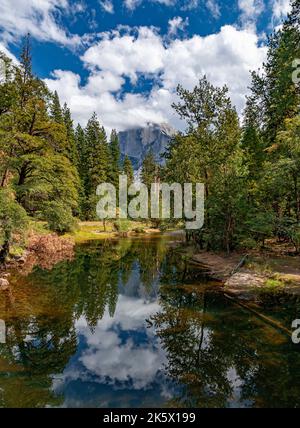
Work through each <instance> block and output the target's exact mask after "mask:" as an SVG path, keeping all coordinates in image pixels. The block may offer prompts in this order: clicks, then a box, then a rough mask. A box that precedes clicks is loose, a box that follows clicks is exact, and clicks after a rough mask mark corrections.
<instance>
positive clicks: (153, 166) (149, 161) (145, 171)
mask: <svg viewBox="0 0 300 428" xmlns="http://www.w3.org/2000/svg"><path fill="white" fill-rule="evenodd" d="M159 170H160V168H159V165H158V164H157V163H156V161H155V157H154V154H153V152H152V150H150V151H149V152H148V153H147V155H146V156H145V159H144V160H143V164H142V171H141V180H142V182H143V183H144V184H146V186H147V187H148V189H150V188H151V185H152V184H153V183H156V182H157V181H158V179H159V174H160V172H159Z"/></svg>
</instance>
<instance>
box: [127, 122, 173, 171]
mask: <svg viewBox="0 0 300 428" xmlns="http://www.w3.org/2000/svg"><path fill="white" fill-rule="evenodd" d="M175 134H176V131H175V129H173V128H172V127H171V126H170V125H168V124H167V123H161V124H157V123H150V122H149V123H148V124H147V125H146V126H144V127H136V128H131V129H128V130H127V131H122V132H120V133H119V141H120V148H121V153H122V155H124V156H125V155H128V156H129V157H130V159H131V161H132V162H133V166H134V168H135V169H136V170H137V169H139V168H140V167H141V165H142V162H143V160H144V158H145V156H146V154H147V153H148V152H149V151H150V150H152V152H153V153H154V155H155V156H156V160H157V161H158V162H160V163H162V159H161V156H160V155H161V154H162V153H163V152H164V151H165V149H166V147H167V145H168V144H169V142H170V140H171V138H172V137H173V136H174V135H175Z"/></svg>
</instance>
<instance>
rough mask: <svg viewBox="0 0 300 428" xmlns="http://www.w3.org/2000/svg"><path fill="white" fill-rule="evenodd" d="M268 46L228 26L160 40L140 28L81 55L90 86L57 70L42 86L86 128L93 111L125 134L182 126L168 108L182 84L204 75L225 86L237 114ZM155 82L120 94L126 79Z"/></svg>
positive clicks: (249, 32) (116, 34) (104, 40)
mask: <svg viewBox="0 0 300 428" xmlns="http://www.w3.org/2000/svg"><path fill="white" fill-rule="evenodd" d="M265 55H266V48H265V47H263V46H260V45H259V40H258V36H257V35H256V33H255V32H254V31H253V29H250V28H244V29H237V28H235V27H233V26H230V25H227V26H224V27H222V28H221V30H220V32H219V33H216V34H212V35H209V36H206V37H201V36H198V35H194V36H193V37H191V38H186V39H183V40H178V39H175V40H169V41H166V40H164V39H163V38H162V37H161V36H160V35H159V34H158V33H157V31H156V30H154V29H151V28H145V27H142V28H139V29H138V30H135V31H128V32H126V33H122V34H121V32H118V31H114V32H112V33H109V34H105V35H103V37H102V40H100V41H99V42H98V43H96V44H95V45H94V46H92V47H90V48H89V49H88V50H87V51H86V52H85V54H84V55H83V56H82V61H83V62H84V64H85V66H86V67H87V68H88V70H89V79H88V82H87V83H86V84H85V85H84V86H82V85H81V81H80V77H79V76H78V75H76V74H74V73H72V72H70V71H61V70H60V71H55V72H54V74H53V76H52V78H51V79H46V83H47V84H48V86H49V87H50V89H51V90H57V91H58V93H59V94H60V97H61V98H62V101H63V102H65V101H66V102H67V103H68V104H69V105H70V108H71V109H72V111H73V114H74V117H75V119H76V120H78V121H80V122H81V123H82V124H85V123H86V121H87V120H88V118H89V117H90V116H91V114H92V113H93V111H96V112H97V114H98V116H99V117H100V119H101V120H102V122H103V123H104V125H105V126H106V128H107V129H112V128H117V129H118V130H123V129H126V128H130V127H134V126H145V125H146V124H147V123H148V122H154V123H162V122H168V123H169V124H171V125H173V126H175V127H180V126H182V125H181V124H180V122H179V120H178V118H177V116H176V115H175V114H174V112H173V110H172V108H171V104H172V102H173V101H175V100H176V87H177V85H178V84H179V83H180V84H182V85H183V86H184V87H186V88H188V89H192V88H193V87H194V86H195V85H196V84H197V82H198V80H199V78H201V77H202V76H203V75H204V74H206V75H207V77H208V79H209V80H210V81H211V82H212V83H213V84H215V85H218V86H222V85H224V84H227V86H228V87H229V90H230V95H231V98H232V100H233V103H234V104H235V105H236V107H237V109H238V111H239V112H241V111H242V109H243V107H244V103H245V94H246V93H247V92H248V89H247V88H248V86H249V83H250V73H249V72H250V70H255V69H257V68H259V67H260V66H261V64H262V62H263V60H264V59H265ZM141 76H142V77H146V78H151V79H153V86H152V89H151V91H150V92H149V93H145V94H143V93H129V92H125V93H124V83H125V80H124V79H125V78H129V79H131V81H132V83H133V84H135V83H137V82H138V80H139V78H140V77H141Z"/></svg>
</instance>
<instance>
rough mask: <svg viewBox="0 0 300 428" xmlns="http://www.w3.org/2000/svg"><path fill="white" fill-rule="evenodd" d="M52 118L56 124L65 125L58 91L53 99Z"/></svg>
mask: <svg viewBox="0 0 300 428" xmlns="http://www.w3.org/2000/svg"><path fill="white" fill-rule="evenodd" d="M50 117H51V119H52V120H53V121H54V122H56V123H59V124H60V125H63V124H64V117H63V113H62V108H61V105H60V101H59V97H58V93H57V92H56V91H55V92H54V94H53V98H52V104H51V109H50Z"/></svg>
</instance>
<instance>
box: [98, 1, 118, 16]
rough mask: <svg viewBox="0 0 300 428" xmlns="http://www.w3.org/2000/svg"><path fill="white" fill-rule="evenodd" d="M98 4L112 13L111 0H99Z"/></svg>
mask: <svg viewBox="0 0 300 428" xmlns="http://www.w3.org/2000/svg"><path fill="white" fill-rule="evenodd" d="M99 3H100V6H101V7H102V9H103V10H104V11H105V12H107V13H114V11H115V9H114V4H113V2H112V0H99Z"/></svg>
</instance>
